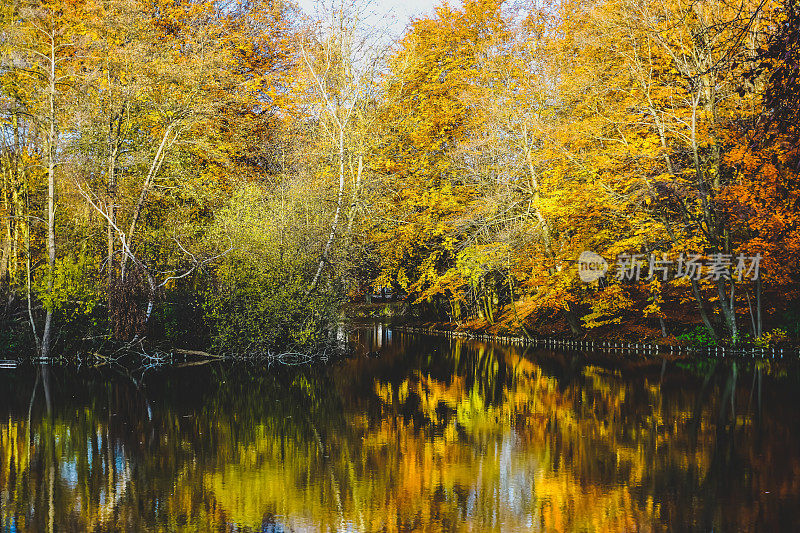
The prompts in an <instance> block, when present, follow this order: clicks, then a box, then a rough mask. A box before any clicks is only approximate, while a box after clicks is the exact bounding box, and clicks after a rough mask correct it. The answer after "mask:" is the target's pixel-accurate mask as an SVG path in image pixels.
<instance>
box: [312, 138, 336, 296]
mask: <svg viewBox="0 0 800 533" xmlns="http://www.w3.org/2000/svg"><path fill="white" fill-rule="evenodd" d="M343 196H344V128H340V129H339V194H338V195H337V199H336V212H335V213H334V215H333V222H332V223H331V233H330V235H328V240H327V242H326V243H325V248H323V250H322V256H321V257H320V259H319V264H318V265H317V272H316V273H315V274H314V279H313V281H312V282H311V285H310V286H309V287H308V290H306V294H305V296H306V297H308V295H309V294H311V293H312V292H313V291H314V289H316V288H317V283H319V277H320V274H322V268H323V267H324V266H325V263H326V262H327V260H328V254H329V253H330V250H331V246H333V241H334V239H335V238H336V230H337V228H338V227H339V217H340V216H341V213H342V198H343Z"/></svg>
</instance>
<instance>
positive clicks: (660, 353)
mask: <svg viewBox="0 0 800 533" xmlns="http://www.w3.org/2000/svg"><path fill="white" fill-rule="evenodd" d="M442 326H443V325H442V324H438V323H434V324H427V325H425V324H423V325H409V324H398V325H395V326H392V328H393V329H395V330H397V331H405V332H409V333H422V334H427V335H436V336H441V337H451V338H461V339H476V340H481V341H488V342H496V343H500V344H510V345H515V346H533V347H540V348H553V349H558V350H564V351H571V350H575V351H592V352H604V353H615V354H620V355H640V356H642V357H658V358H663V357H664V356H670V357H674V358H684V357H686V358H688V357H697V356H701V357H720V358H726V357H744V358H757V359H784V358H800V350H798V348H797V347H776V346H769V347H767V346H748V347H730V346H724V345H723V346H719V345H717V346H689V345H685V344H675V343H663V344H662V343H653V342H623V341H611V340H600V339H579V340H575V339H565V338H558V337H538V336H528V337H520V336H512V335H497V334H491V333H487V332H482V331H463V330H458V329H445V328H443V327H442Z"/></svg>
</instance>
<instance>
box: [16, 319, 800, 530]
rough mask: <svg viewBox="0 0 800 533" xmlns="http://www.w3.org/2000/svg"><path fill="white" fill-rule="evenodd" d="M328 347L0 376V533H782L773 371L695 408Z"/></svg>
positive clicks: (501, 358)
mask: <svg viewBox="0 0 800 533" xmlns="http://www.w3.org/2000/svg"><path fill="white" fill-rule="evenodd" d="M350 340H351V341H352V342H353V343H354V344H356V345H357V347H358V351H357V354H358V355H357V356H356V357H354V358H352V359H348V360H346V361H343V362H339V363H336V364H333V365H328V366H319V367H313V368H307V367H303V368H275V367H273V368H264V367H256V366H247V365H241V364H239V365H231V364H216V365H206V366H194V367H185V368H172V369H168V370H160V371H151V372H148V373H146V374H145V375H144V377H142V376H141V375H140V374H135V373H134V374H132V375H129V374H127V373H126V372H124V371H121V370H114V369H107V368H106V369H95V370H86V369H85V370H82V371H76V370H70V369H65V368H49V369H48V368H45V369H36V368H32V367H31V368H27V369H26V368H19V369H17V370H0V402H1V403H0V530H2V531H37V532H38V531H154V530H158V531H334V530H336V531H410V530H426V531H462V530H468V531H666V530H669V531H692V530H693V531H794V530H798V528H799V527H800V445H799V441H798V437H800V415H799V414H798V407H799V406H800V401H799V400H800V395H798V393H797V383H798V381H797V379H795V378H793V377H792V375H791V372H792V371H790V375H789V376H787V377H785V378H784V379H782V380H777V379H773V378H770V377H767V370H768V368H762V372H761V373H762V376H763V377H762V379H761V380H760V382H761V386H760V388H759V380H758V379H755V380H753V373H751V372H750V371H749V370H748V368H747V365H745V364H744V363H740V364H739V365H737V367H736V369H735V372H736V373H735V374H734V367H733V366H732V365H730V364H720V365H719V366H718V368H717V369H716V370H715V371H714V372H713V375H712V376H711V377H710V379H709V380H708V382H707V384H706V385H705V387H704V380H703V377H702V376H703V374H704V373H705V370H706V369H705V368H702V369H701V371H700V372H694V373H690V372H688V371H685V370H681V369H678V368H675V367H674V366H672V365H670V366H668V367H667V371H666V373H665V374H664V377H663V380H662V379H661V366H660V364H658V363H656V364H655V365H652V366H650V367H648V366H646V365H641V364H638V363H636V362H634V361H627V362H625V363H624V364H622V365H611V364H608V363H602V362H598V361H596V360H594V359H592V358H591V357H589V358H586V357H584V356H583V355H581V354H573V353H554V352H543V351H536V352H530V351H529V352H528V353H523V350H522V349H518V348H510V347H505V346H497V345H491V344H485V343H479V342H469V341H460V340H455V341H450V340H445V339H439V338H431V337H423V336H415V335H407V334H402V335H401V334H400V333H397V332H395V333H394V335H392V333H391V332H390V331H388V330H387V329H386V328H385V327H380V328H377V327H369V328H363V329H360V330H356V331H354V332H352V333H351V334H350ZM765 366H766V364H765ZM775 373H776V371H775V368H774V367H773V368H772V371H771V372H770V374H773V375H774V374H775ZM756 377H757V376H756ZM734 378H735V379H734ZM759 389H760V393H759ZM731 391H733V392H734V394H733V395H732V394H731ZM731 397H732V401H731ZM731 406H733V408H734V409H733V411H732V409H731Z"/></svg>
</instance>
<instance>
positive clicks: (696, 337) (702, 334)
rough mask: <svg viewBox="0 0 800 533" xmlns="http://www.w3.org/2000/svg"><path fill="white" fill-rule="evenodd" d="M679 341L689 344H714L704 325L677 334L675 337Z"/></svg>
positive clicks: (715, 342)
mask: <svg viewBox="0 0 800 533" xmlns="http://www.w3.org/2000/svg"><path fill="white" fill-rule="evenodd" d="M676 338H677V339H678V340H679V341H681V342H685V343H687V344H689V345H691V346H716V345H717V341H715V340H714V339H713V338H712V337H711V335H710V334H709V333H708V330H707V329H706V327H705V326H697V327H696V328H694V329H693V330H691V331H688V332H686V333H683V334H681V335H678V336H677V337H676Z"/></svg>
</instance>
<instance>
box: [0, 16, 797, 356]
mask: <svg viewBox="0 0 800 533" xmlns="http://www.w3.org/2000/svg"><path fill="white" fill-rule="evenodd" d="M369 9H370V8H369V4H367V3H361V2H360V1H359V0H337V1H336V2H332V3H328V4H324V5H321V6H320V9H319V11H318V12H317V13H316V14H314V15H309V14H306V13H304V12H303V11H302V10H301V9H300V8H299V7H298V6H297V5H295V4H293V3H292V2H290V1H288V0H286V1H284V0H251V1H248V0H216V1H212V0H10V1H7V2H3V3H2V6H0V170H2V188H1V189H0V196H2V198H1V199H0V298H2V305H0V353H9V354H15V355H18V354H23V353H24V354H31V355H34V354H35V355H38V356H41V357H48V356H51V355H53V354H57V353H74V352H75V351H76V350H85V349H88V348H87V347H90V346H97V345H108V343H129V342H131V341H132V340H138V341H142V340H143V339H144V340H146V342H148V343H159V342H162V343H169V344H171V345H174V346H179V347H185V348H196V349H208V350H212V349H213V350H215V351H216V352H217V353H233V352H237V353H250V352H252V353H256V352H259V351H264V350H267V349H271V348H286V347H293V348H298V349H299V348H303V347H312V346H317V345H318V344H319V343H320V342H321V341H322V340H324V339H325V338H326V336H329V335H330V332H331V331H332V328H334V327H335V324H336V323H337V322H338V321H339V320H340V319H341V317H342V316H343V314H347V313H348V312H352V311H353V309H361V311H360V312H363V310H364V309H365V308H368V306H369V305H373V307H376V309H378V311H377V312H381V313H392V314H395V315H401V316H403V317H405V318H406V319H408V320H416V321H424V322H429V323H436V324H442V325H446V327H451V328H462V329H468V330H474V331H487V332H494V333H502V334H508V335H519V336H533V335H561V336H571V337H575V338H585V337H586V336H595V337H601V338H602V337H606V338H610V337H614V336H619V335H627V336H630V337H631V338H637V339H654V340H659V342H673V343H677V342H687V343H700V344H724V345H750V344H752V345H762V346H763V345H776V344H786V343H793V342H797V339H798V337H800V276H799V275H798V271H797V270H796V269H797V266H798V265H800V151H798V126H797V124H798V123H799V122H800V104H799V103H798V95H800V3H799V2H798V1H797V0H786V1H785V2H781V1H775V0H670V1H667V0H594V1H592V2H587V1H580V0H540V1H534V0H519V1H516V2H515V1H507V2H504V1H501V0H465V2H464V3H463V4H460V3H458V2H455V1H454V2H452V3H442V4H441V5H439V7H437V8H436V9H435V10H434V11H433V12H432V14H431V15H430V16H422V17H418V18H415V19H413V20H412V21H411V22H410V23H409V24H408V26H407V27H406V29H405V31H404V32H403V33H402V35H400V36H399V37H397V38H392V37H391V36H389V35H388V34H387V33H386V32H384V31H382V30H381V28H380V27H378V26H377V25H375V24H373V23H372V22H371V21H372V20H373V19H371V18H370V16H369ZM587 252H591V253H590V254H589V255H588V256H587V255H586V253H587ZM586 257H591V258H595V259H596V261H598V262H599V263H598V264H600V263H602V265H605V266H603V268H606V267H607V269H608V270H607V272H605V275H604V276H592V278H593V279H589V280H587V279H586V277H585V276H583V275H582V274H585V273H586V272H585V271H582V270H581V269H582V268H583V267H584V266H585V265H584V264H583V263H582V261H583V259H584V258H586ZM598 258H599V259H598ZM601 260H602V261H601ZM602 265H601V266H602ZM381 291H383V292H384V293H387V292H388V293H391V295H392V297H391V300H392V301H391V302H388V303H381V304H380V305H378V304H368V303H367V302H368V301H369V300H370V299H371V298H370V296H371V295H372V294H373V293H379V292H381ZM359 306H360V307H359Z"/></svg>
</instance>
